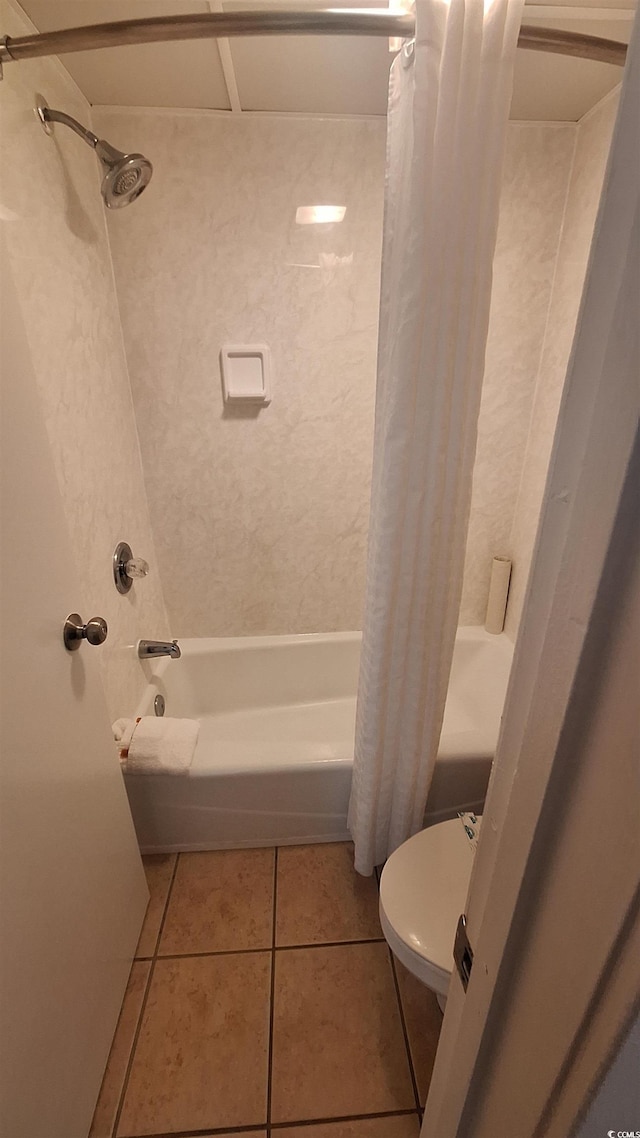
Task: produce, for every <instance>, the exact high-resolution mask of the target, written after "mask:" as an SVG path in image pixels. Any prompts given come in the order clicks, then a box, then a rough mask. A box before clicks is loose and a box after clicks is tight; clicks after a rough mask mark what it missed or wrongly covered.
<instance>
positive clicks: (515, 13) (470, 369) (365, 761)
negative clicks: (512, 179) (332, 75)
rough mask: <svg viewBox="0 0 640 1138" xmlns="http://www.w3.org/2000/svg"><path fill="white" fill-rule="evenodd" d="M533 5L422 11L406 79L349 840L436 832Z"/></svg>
mask: <svg viewBox="0 0 640 1138" xmlns="http://www.w3.org/2000/svg"><path fill="white" fill-rule="evenodd" d="M522 7H523V0H449V2H446V0H417V3H416V39H415V43H412V44H408V45H405V47H404V48H403V49H402V51H401V52H400V54H399V55H398V56H397V57H396V59H395V61H394V63H393V66H392V68H391V79H390V89H389V117H388V136H387V174H386V197H385V217H384V238H383V253H382V285H381V298H380V331H379V343H378V381H377V396H376V426H375V436H374V458H373V484H372V497H371V516H370V530H369V550H368V564H367V587H366V597H365V617H364V629H363V644H362V660H361V666H360V682H359V689H358V710H357V720H356V748H355V766H354V775H353V787H352V793H351V802H350V806H349V828H350V831H351V834H352V835H353V838H354V842H355V851H356V852H355V865H356V869H357V870H358V871H359V872H360V873H363V874H370V873H371V872H372V871H373V867H374V865H377V864H380V863H381V862H383V861H384V860H385V858H386V857H388V855H389V854H390V853H392V852H393V850H394V849H395V848H396V847H397V846H398V845H400V843H401V842H403V841H404V840H405V839H406V838H408V837H409V836H410V835H411V834H413V833H415V832H416V831H418V830H419V829H420V828H421V826H422V822H423V817H424V808H425V803H426V799H427V793H428V790H429V784H430V781H431V776H432V773H433V768H434V765H435V759H436V754H437V749H438V740H439V737H440V729H441V726H442V718H443V714H444V704H445V699H446V693H447V685H448V680H449V671H450V668H451V659H452V655H453V645H454V640H455V633H456V625H457V620H458V610H459V605H460V594H461V590H462V569H463V562H464V551H465V541H466V533H467V522H468V515H469V503H470V499H471V481H472V473H473V462H474V457H475V448H476V434H477V421H478V410H479V406H480V393H481V388H482V376H483V369H484V352H485V345H486V338H487V326H488V321H489V304H490V297H491V266H492V258H493V250H494V246H495V238H496V230H497V224H498V205H499V196H500V176H501V168H502V155H503V149H504V141H505V134H506V127H507V119H508V113H509V102H510V96H511V86H512V74H513V62H514V57H515V49H516V41H517V36H518V30H519V27H520V19H521V14H522Z"/></svg>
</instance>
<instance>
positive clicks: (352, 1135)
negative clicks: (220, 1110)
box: [274, 1114, 420, 1138]
mask: <svg viewBox="0 0 640 1138" xmlns="http://www.w3.org/2000/svg"><path fill="white" fill-rule="evenodd" d="M274 1134H277V1135H278V1138H419V1134H420V1123H419V1122H418V1116H417V1114H397V1115H395V1117H389V1116H388V1115H387V1117H386V1118H353V1119H351V1121H349V1122H323V1123H321V1124H320V1125H319V1126H285V1128H284V1130H275V1131H274Z"/></svg>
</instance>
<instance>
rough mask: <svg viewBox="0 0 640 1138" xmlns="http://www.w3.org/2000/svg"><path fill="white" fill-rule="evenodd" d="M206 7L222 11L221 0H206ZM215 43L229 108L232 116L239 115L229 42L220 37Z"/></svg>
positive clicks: (239, 106) (237, 93)
mask: <svg viewBox="0 0 640 1138" xmlns="http://www.w3.org/2000/svg"><path fill="white" fill-rule="evenodd" d="M208 7H209V11H210V12H222V11H223V7H222V3H221V0H208ZM216 43H217V45H218V55H219V56H220V66H221V67H222V74H223V76H224V81H225V83H226V86H227V95H228V97H229V106H230V107H231V110H232V111H233V112H234V114H240V113H241V111H242V104H241V102H240V92H239V91H238V83H237V80H236V73H235V68H234V66H233V56H232V54H231V44H230V43H229V40H228V39H227V37H226V36H220V37H219V38H218V39H217V40H216Z"/></svg>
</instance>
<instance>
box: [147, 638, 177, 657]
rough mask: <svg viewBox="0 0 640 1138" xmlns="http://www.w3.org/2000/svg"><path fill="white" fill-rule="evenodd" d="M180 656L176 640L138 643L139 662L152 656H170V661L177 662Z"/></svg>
mask: <svg viewBox="0 0 640 1138" xmlns="http://www.w3.org/2000/svg"><path fill="white" fill-rule="evenodd" d="M181 655H182V653H181V651H180V646H179V644H178V641H177V640H139V641H138V656H139V657H140V659H141V660H148V659H149V657H153V656H170V657H171V659H172V660H179V659H180V657H181Z"/></svg>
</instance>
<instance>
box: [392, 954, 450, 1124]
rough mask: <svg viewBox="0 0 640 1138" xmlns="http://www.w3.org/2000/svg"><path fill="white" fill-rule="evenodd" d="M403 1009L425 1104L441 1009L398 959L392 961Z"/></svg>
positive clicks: (421, 1099) (434, 1055) (440, 1021)
mask: <svg viewBox="0 0 640 1138" xmlns="http://www.w3.org/2000/svg"><path fill="white" fill-rule="evenodd" d="M395 967H396V973H397V976H398V986H399V988H400V998H401V1000H402V1010H403V1011H404V1019H405V1023H406V1025H407V1035H408V1036H409V1044H410V1046H411V1058H412V1059H413V1069H414V1072H415V1076H416V1082H417V1084H418V1092H419V1094H420V1102H421V1103H422V1104H423V1105H424V1103H425V1102H426V1098H427V1094H428V1093H429V1084H430V1082H431V1074H432V1072H433V1064H434V1063H435V1059H436V1051H437V1049H438V1039H439V1038H440V1028H441V1027H442V1012H441V1011H440V1008H439V1007H438V1001H437V1000H436V997H435V994H434V993H433V992H432V991H431V990H430V989H429V988H426V987H425V985H424V984H421V983H420V981H419V980H416V978H415V976H413V975H412V974H411V972H409V971H407V969H406V968H405V967H404V965H402V964H400V961H399V960H396V962H395Z"/></svg>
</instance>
